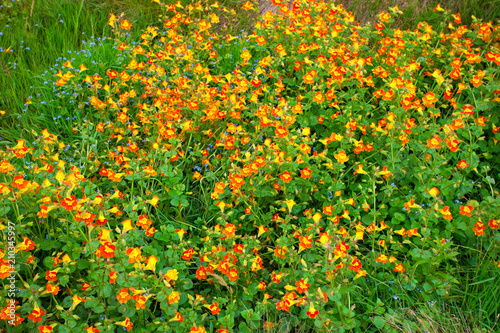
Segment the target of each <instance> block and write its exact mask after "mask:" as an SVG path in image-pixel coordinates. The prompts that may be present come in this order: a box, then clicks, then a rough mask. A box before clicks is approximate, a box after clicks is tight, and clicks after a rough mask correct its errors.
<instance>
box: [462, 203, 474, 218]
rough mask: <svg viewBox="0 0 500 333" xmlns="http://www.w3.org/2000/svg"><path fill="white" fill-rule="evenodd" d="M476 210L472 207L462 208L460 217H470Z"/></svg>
mask: <svg viewBox="0 0 500 333" xmlns="http://www.w3.org/2000/svg"><path fill="white" fill-rule="evenodd" d="M473 210H474V207H472V206H471V205H467V206H460V215H467V216H468V217H470V213H471V212H472V211H473Z"/></svg>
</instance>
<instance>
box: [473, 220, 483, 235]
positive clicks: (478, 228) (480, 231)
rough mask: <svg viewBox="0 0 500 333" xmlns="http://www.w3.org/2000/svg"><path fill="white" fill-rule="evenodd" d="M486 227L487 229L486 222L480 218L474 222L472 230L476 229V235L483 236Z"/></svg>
mask: <svg viewBox="0 0 500 333" xmlns="http://www.w3.org/2000/svg"><path fill="white" fill-rule="evenodd" d="M484 229H486V226H485V225H484V223H483V222H482V221H481V220H479V221H477V222H476V223H474V228H472V231H474V233H475V234H476V236H483V235H484Z"/></svg>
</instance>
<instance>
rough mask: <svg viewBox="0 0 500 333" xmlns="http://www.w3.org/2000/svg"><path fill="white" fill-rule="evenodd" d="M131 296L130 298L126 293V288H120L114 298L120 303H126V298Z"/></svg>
mask: <svg viewBox="0 0 500 333" xmlns="http://www.w3.org/2000/svg"><path fill="white" fill-rule="evenodd" d="M131 298H132V296H131V295H130V294H129V293H128V289H127V288H122V289H120V292H119V293H118V295H116V299H117V300H118V302H120V304H125V303H127V302H128V300H129V299H131ZM124 326H125V325H124Z"/></svg>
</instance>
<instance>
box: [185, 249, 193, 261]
mask: <svg viewBox="0 0 500 333" xmlns="http://www.w3.org/2000/svg"><path fill="white" fill-rule="evenodd" d="M193 253H194V250H193V248H192V247H191V248H189V249H187V250H186V251H184V253H183V254H182V259H184V260H187V261H189V260H191V258H192V257H193Z"/></svg>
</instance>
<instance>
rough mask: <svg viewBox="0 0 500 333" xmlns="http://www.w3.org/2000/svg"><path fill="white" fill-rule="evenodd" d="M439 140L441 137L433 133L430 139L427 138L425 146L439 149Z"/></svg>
mask: <svg viewBox="0 0 500 333" xmlns="http://www.w3.org/2000/svg"><path fill="white" fill-rule="evenodd" d="M440 142H441V138H440V137H439V136H437V135H434V136H433V137H432V138H431V139H428V140H427V147H429V148H434V149H439V148H441V145H440V144H439V143H440Z"/></svg>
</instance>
